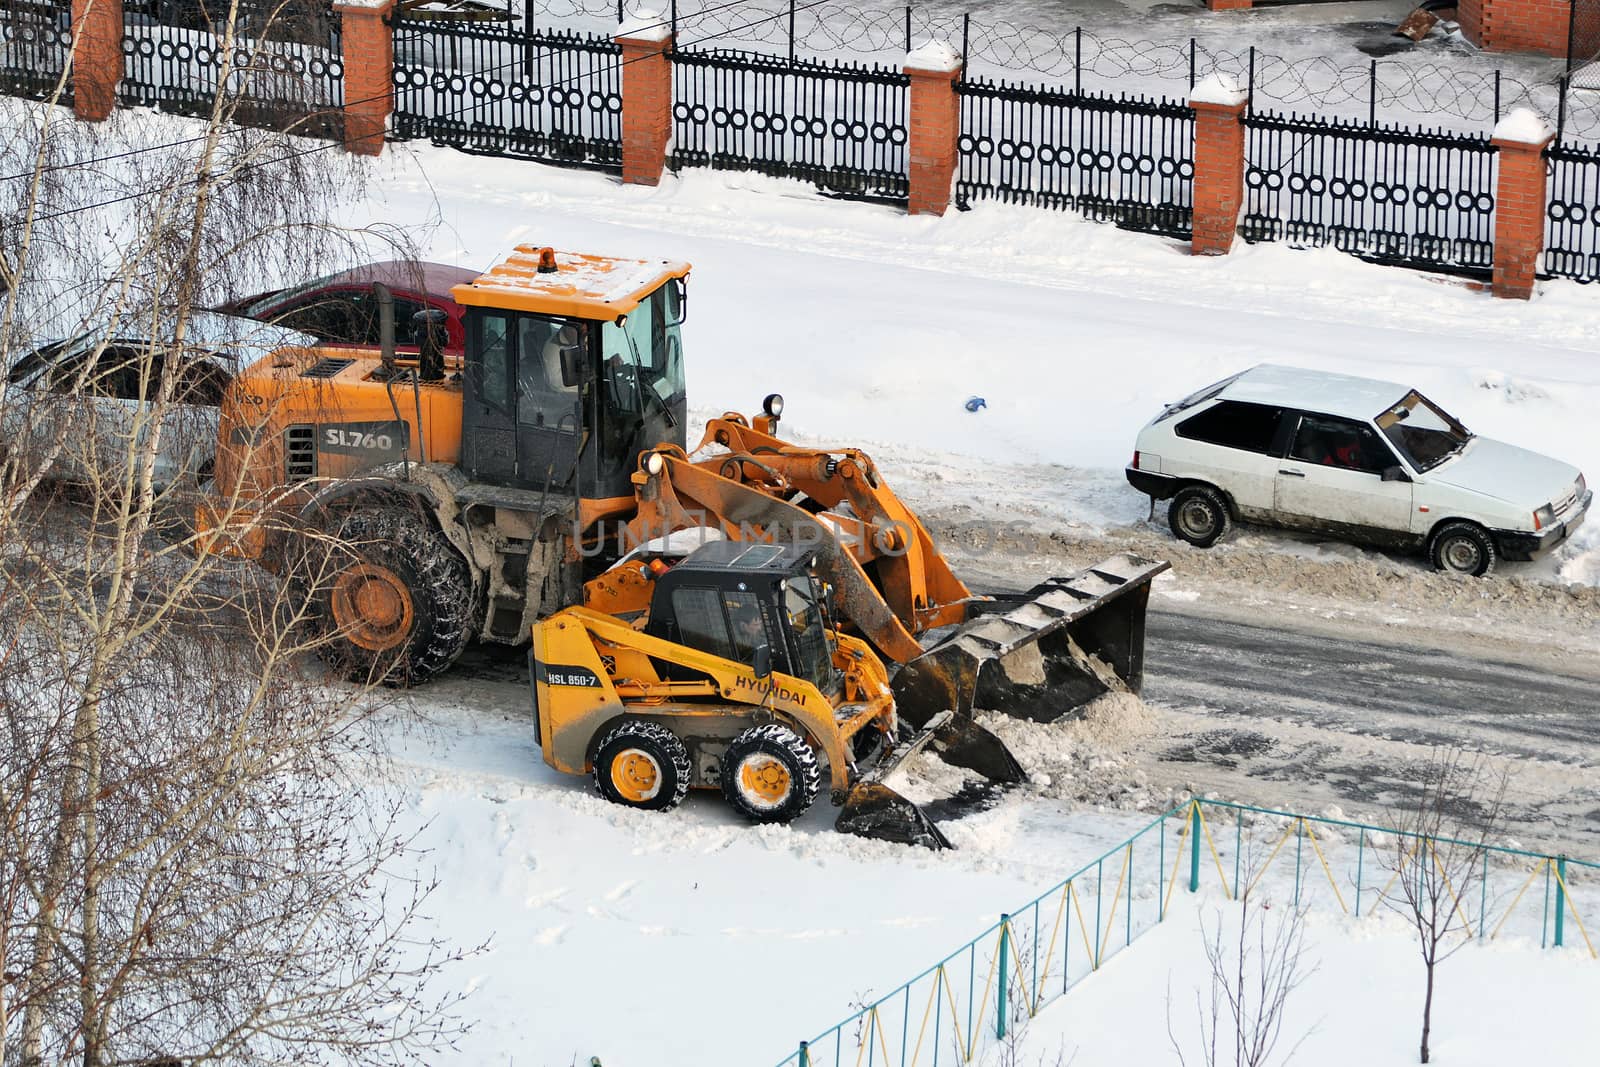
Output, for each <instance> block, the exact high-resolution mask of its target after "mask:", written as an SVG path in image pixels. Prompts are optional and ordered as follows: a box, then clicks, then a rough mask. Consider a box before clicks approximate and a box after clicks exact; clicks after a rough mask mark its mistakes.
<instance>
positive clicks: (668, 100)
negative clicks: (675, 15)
mask: <svg viewBox="0 0 1600 1067" xmlns="http://www.w3.org/2000/svg"><path fill="white" fill-rule="evenodd" d="M664 21H665V20H664V19H663V18H662V16H661V14H660V13H659V12H656V11H651V10H648V9H640V10H639V11H637V12H635V13H634V15H633V16H632V17H631V18H629V19H628V20H627V21H626V22H624V23H623V24H622V25H621V26H620V27H618V28H617V44H619V45H621V46H622V180H623V181H624V182H627V183H629V184H631V185H656V184H658V183H660V181H661V172H662V171H663V170H665V169H666V167H667V142H668V141H670V140H671V139H672V60H671V59H670V58H669V53H671V51H672V30H671V29H670V28H669V27H668V26H666V25H664V24H663V23H664Z"/></svg>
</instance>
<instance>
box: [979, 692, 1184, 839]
mask: <svg viewBox="0 0 1600 1067" xmlns="http://www.w3.org/2000/svg"><path fill="white" fill-rule="evenodd" d="M1161 721H1162V713H1161V711H1160V709H1158V708H1154V707H1151V706H1150V705H1148V704H1146V703H1145V702H1144V701H1142V700H1140V699H1139V698H1138V697H1137V696H1134V695H1133V694H1131V693H1107V694H1105V695H1104V696H1102V697H1100V698H1099V699H1097V700H1094V701H1091V702H1090V703H1088V704H1086V705H1084V707H1083V708H1082V709H1080V710H1079V711H1078V712H1076V713H1074V714H1072V715H1069V716H1068V717H1067V718H1065V719H1061V720H1058V721H1056V722H1053V723H1041V722H1034V721H1032V720H1031V719H1018V718H1013V717H1012V716H1009V715H1001V714H996V713H993V712H986V713H982V714H980V715H979V716H978V722H979V724H980V725H982V726H984V727H985V728H986V729H988V730H990V731H991V732H992V733H994V734H995V736H997V737H999V738H1000V740H1002V741H1004V742H1005V744H1006V747H1007V748H1009V749H1010V750H1011V753H1012V755H1014V756H1016V757H1017V762H1018V763H1020V764H1022V769H1023V770H1024V771H1026V772H1027V773H1028V783H1029V788H1030V790H1031V791H1032V792H1034V793H1035V794H1037V795H1038V796H1042V797H1047V798H1050V799H1052V800H1068V801H1076V802H1078V803H1083V804H1093V805H1104V806H1109V807H1112V808H1115V809H1118V810H1131V811H1155V810H1157V809H1161V808H1165V807H1166V806H1168V804H1169V802H1170V800H1171V796H1170V794H1167V793H1163V792H1159V791H1156V790H1153V789H1151V787H1150V785H1149V782H1148V779H1147V777H1146V775H1145V773H1144V771H1142V770H1141V769H1139V768H1138V767H1137V766H1135V765H1134V758H1133V756H1134V750H1135V749H1136V748H1137V747H1138V745H1139V743H1140V742H1141V741H1142V740H1143V739H1144V738H1147V737H1148V736H1149V735H1151V734H1152V733H1155V732H1156V731H1157V730H1159V729H1160V725H1161Z"/></svg>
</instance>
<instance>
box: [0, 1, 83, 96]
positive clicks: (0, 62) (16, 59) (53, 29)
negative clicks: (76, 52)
mask: <svg viewBox="0 0 1600 1067" xmlns="http://www.w3.org/2000/svg"><path fill="white" fill-rule="evenodd" d="M71 51H72V8H71V6H70V5H68V4H65V3H60V4H57V3H48V2H43V0H11V2H10V3H7V4H5V5H4V6H3V7H0V94H4V95H6V96H22V97H27V98H29V99H32V100H49V99H50V98H51V97H52V96H53V95H55V91H56V86H57V84H59V83H60V81H61V72H62V71H63V70H64V69H66V65H67V56H68V54H69V53H71ZM61 103H63V104H71V103H72V79H71V78H70V77H69V78H68V79H67V84H66V85H65V86H64V87H63V89H62V92H61Z"/></svg>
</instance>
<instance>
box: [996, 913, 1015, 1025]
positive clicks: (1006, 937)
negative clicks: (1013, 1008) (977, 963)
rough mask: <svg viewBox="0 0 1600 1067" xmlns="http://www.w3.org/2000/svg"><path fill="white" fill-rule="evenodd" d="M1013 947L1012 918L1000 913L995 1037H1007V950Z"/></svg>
mask: <svg viewBox="0 0 1600 1067" xmlns="http://www.w3.org/2000/svg"><path fill="white" fill-rule="evenodd" d="M1010 947H1011V916H1009V915H1007V914H1006V913H1005V912H1001V913H1000V991H999V992H998V993H997V994H996V996H995V1018H994V1036H995V1037H1005V1036H1006V969H1007V968H1006V963H1007V960H1006V950H1007V949H1009V948H1010Z"/></svg>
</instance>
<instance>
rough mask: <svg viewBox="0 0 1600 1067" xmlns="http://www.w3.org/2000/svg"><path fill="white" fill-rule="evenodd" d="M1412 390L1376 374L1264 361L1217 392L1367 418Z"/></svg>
mask: <svg viewBox="0 0 1600 1067" xmlns="http://www.w3.org/2000/svg"><path fill="white" fill-rule="evenodd" d="M1409 392H1411V389H1410V387H1408V386H1404V385H1397V384H1395V383H1394V382H1385V381H1379V380H1377V379H1375V378H1357V377H1355V376H1354V375H1350V374H1329V373H1327V372H1326V371H1319V370H1305V369H1303V368H1301V367H1285V366H1281V365H1279V364H1276V363H1262V364H1259V365H1257V366H1254V367H1251V368H1250V369H1249V370H1247V371H1245V372H1244V373H1243V374H1241V375H1239V377H1237V378H1235V379H1234V380H1233V381H1232V382H1231V383H1229V385H1228V387H1227V388H1225V389H1223V390H1222V392H1221V393H1219V394H1217V395H1218V397H1219V398H1223V399H1227V400H1240V401H1244V402H1246V403H1251V404H1276V405H1281V406H1284V407H1295V408H1301V409H1304V410H1307V411H1315V412H1318V413H1320V414H1323V415H1341V416H1344V417H1345V418H1351V419H1362V420H1366V419H1372V418H1376V417H1377V416H1378V415H1379V414H1381V413H1382V412H1384V411H1386V410H1387V409H1389V408H1391V407H1393V406H1394V405H1395V404H1396V403H1398V402H1399V401H1400V399H1401V398H1402V397H1404V396H1405V395H1406V394H1407V393H1409Z"/></svg>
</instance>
